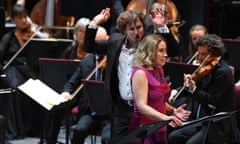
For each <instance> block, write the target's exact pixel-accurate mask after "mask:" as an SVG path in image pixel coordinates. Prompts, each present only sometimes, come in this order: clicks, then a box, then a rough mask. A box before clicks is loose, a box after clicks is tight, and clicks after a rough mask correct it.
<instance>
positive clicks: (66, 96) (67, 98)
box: [61, 92, 72, 101]
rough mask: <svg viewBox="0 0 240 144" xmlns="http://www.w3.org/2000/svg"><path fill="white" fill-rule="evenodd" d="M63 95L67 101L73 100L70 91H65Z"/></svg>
mask: <svg viewBox="0 0 240 144" xmlns="http://www.w3.org/2000/svg"><path fill="white" fill-rule="evenodd" d="M61 96H63V97H64V98H65V99H66V101H70V100H72V96H71V94H70V93H69V92H63V93H62V94H61Z"/></svg>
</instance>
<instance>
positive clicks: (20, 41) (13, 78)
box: [0, 5, 40, 139]
mask: <svg viewBox="0 0 240 144" xmlns="http://www.w3.org/2000/svg"><path fill="white" fill-rule="evenodd" d="M28 18H29V17H28V12H27V10H26V9H25V8H24V7H23V6H21V5H14V6H13V9H12V13H11V20H12V21H13V23H15V24H16V27H15V29H13V30H11V31H9V32H8V33H6V34H5V35H4V36H3V38H2V41H1V42H0V65H1V68H4V69H2V70H3V72H4V73H5V75H2V77H1V83H2V85H1V86H2V87H6V88H13V89H16V88H17V87H18V86H19V85H20V84H22V83H24V82H25V81H26V80H28V79H29V78H36V74H35V73H34V72H33V71H32V70H31V69H30V68H29V66H28V65H27V62H26V54H27V51H24V50H23V51H21V50H22V49H23V48H24V45H25V43H26V41H27V40H29V38H30V37H31V35H30V37H29V34H33V33H32V31H31V23H29V22H30V21H29V19H28ZM10 60H12V61H10ZM8 95H9V96H8V97H7V99H5V100H4V101H6V102H4V103H6V106H4V107H5V109H4V116H5V117H6V120H7V121H8V122H7V123H8V132H7V135H8V138H9V139H13V138H16V137H18V136H29V135H31V136H36V135H38V134H39V133H38V132H39V131H38V127H37V126H38V124H36V123H37V122H39V121H38V120H39V119H40V118H38V116H40V115H39V111H40V110H39V108H38V106H36V104H33V103H31V102H29V100H26V99H25V98H24V97H23V96H22V94H21V93H13V94H12V93H11V94H8ZM34 118H36V119H38V120H33V119H34ZM36 125H37V126H36Z"/></svg>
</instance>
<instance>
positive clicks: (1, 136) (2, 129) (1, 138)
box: [0, 115, 7, 144]
mask: <svg viewBox="0 0 240 144" xmlns="http://www.w3.org/2000/svg"><path fill="white" fill-rule="evenodd" d="M6 128H7V123H6V120H5V118H4V117H3V116H2V115H0V144H4V143H5V135H6Z"/></svg>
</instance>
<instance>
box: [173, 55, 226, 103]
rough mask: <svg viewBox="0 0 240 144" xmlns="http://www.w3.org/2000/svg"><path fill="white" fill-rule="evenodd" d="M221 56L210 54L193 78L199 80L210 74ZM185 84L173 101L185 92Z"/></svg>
mask: <svg viewBox="0 0 240 144" xmlns="http://www.w3.org/2000/svg"><path fill="white" fill-rule="evenodd" d="M220 59H221V57H216V56H210V55H208V56H207V57H206V58H205V59H204V61H203V62H202V63H201V64H200V65H199V67H198V68H197V69H196V70H195V71H194V72H193V74H192V75H191V78H192V79H193V80H195V81H196V80H199V79H201V78H203V77H205V76H208V75H209V74H210V73H211V72H212V71H213V70H214V69H215V68H216V67H217V66H218V65H219V61H220ZM184 88H185V87H184V86H183V87H182V88H181V89H180V90H179V91H178V93H177V94H176V95H175V96H174V97H173V98H172V99H171V102H173V101H175V100H176V99H177V98H178V96H179V95H180V94H181V93H182V92H183V90H184Z"/></svg>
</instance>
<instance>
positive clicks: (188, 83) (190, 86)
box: [183, 74, 197, 93]
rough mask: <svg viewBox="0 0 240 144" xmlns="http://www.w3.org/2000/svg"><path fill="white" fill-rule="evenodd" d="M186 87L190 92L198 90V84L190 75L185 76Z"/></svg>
mask: <svg viewBox="0 0 240 144" xmlns="http://www.w3.org/2000/svg"><path fill="white" fill-rule="evenodd" d="M183 85H184V87H186V88H188V89H189V90H190V92H192V93H193V92H194V91H195V90H196V88H197V86H196V82H195V81H194V80H193V79H192V76H191V75H190V74H184V83H183Z"/></svg>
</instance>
